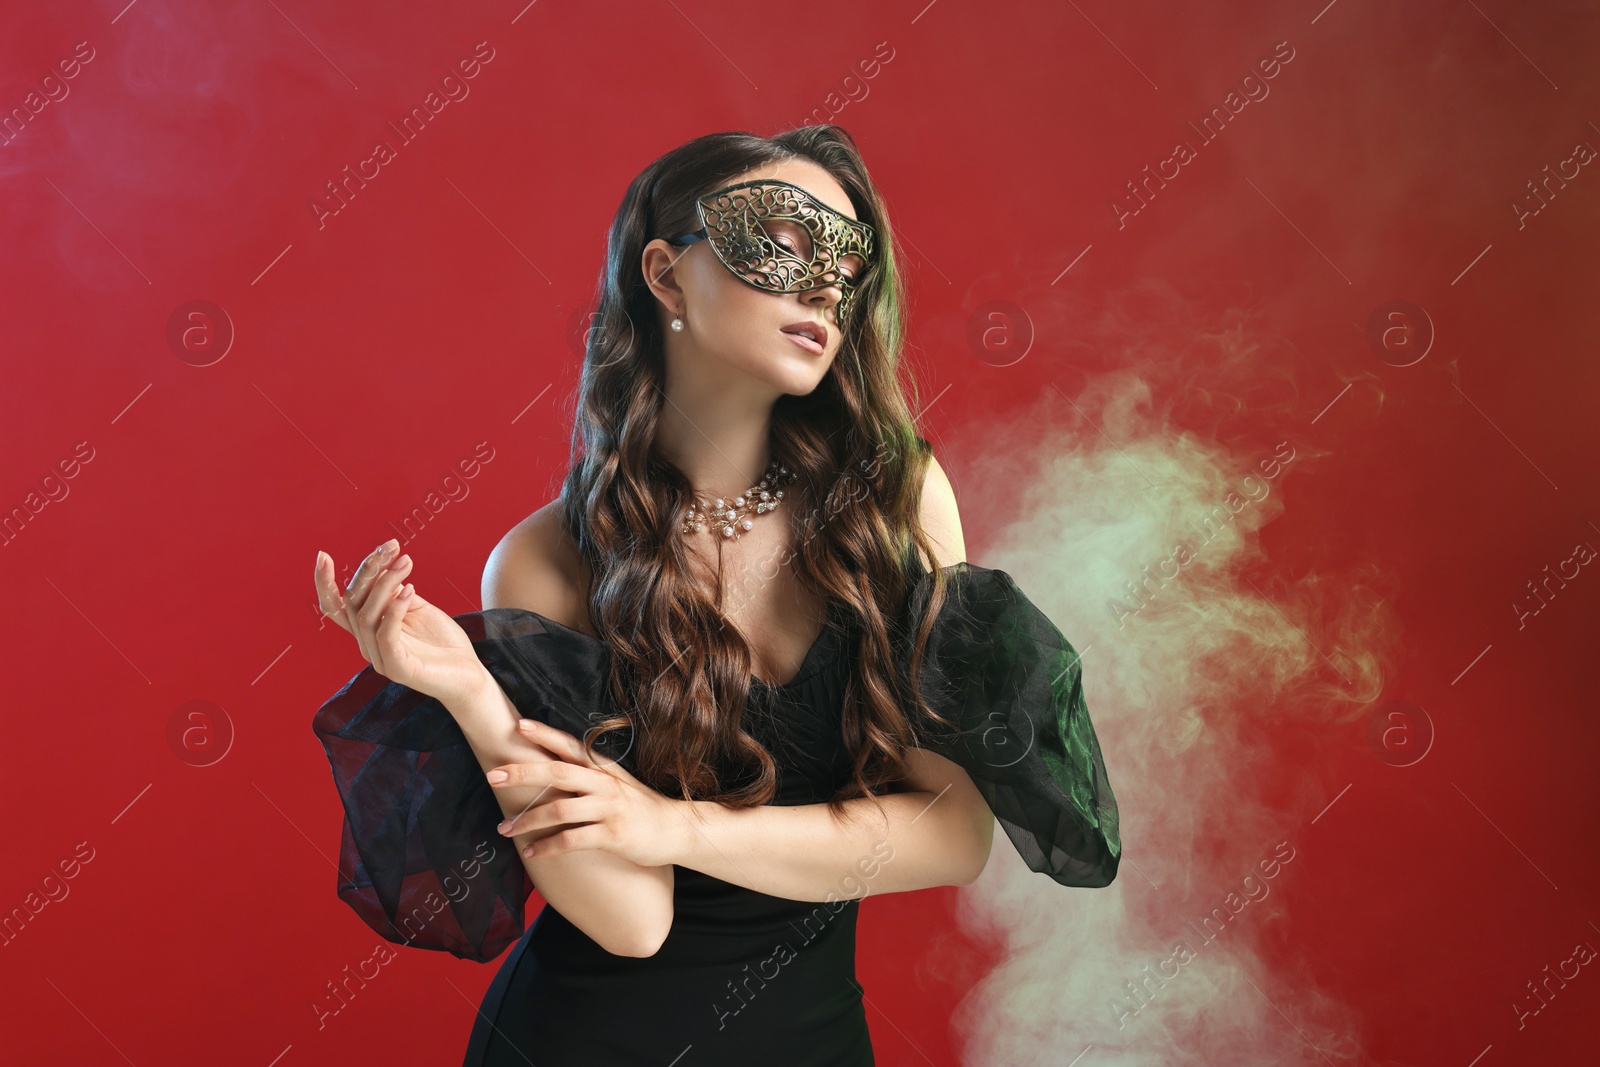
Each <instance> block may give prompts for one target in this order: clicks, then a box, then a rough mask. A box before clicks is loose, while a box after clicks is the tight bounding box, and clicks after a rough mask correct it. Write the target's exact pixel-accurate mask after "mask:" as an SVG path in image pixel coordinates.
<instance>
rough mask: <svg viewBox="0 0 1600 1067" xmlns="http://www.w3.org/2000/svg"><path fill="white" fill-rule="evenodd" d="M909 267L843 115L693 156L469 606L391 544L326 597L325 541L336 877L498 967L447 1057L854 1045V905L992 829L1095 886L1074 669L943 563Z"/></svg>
mask: <svg viewBox="0 0 1600 1067" xmlns="http://www.w3.org/2000/svg"><path fill="white" fill-rule="evenodd" d="M899 286H900V283H899V279H898V276H897V274H896V268H895V255H894V243H893V239H892V234H891V231H890V229H889V223H888V216H887V213H886V211H885V207H884V204H883V202H882V200H881V199H880V198H879V195H878V193H877V191H876V189H875V188H874V186H873V185H872V182H871V180H870V178H869V177H868V175H867V171H866V167H865V165H864V164H863V162H862V160H861V158H860V156H859V155H858V153H857V151H856V148H855V145H854V143H853V141H851V139H850V138H849V136H848V135H847V134H846V133H845V132H844V131H843V130H842V129H840V128H838V127H835V126H821V127H806V128H803V129H799V130H792V131H788V132H786V133H783V134H780V135H779V136H777V137H774V138H762V137H757V136H754V135H750V134H745V133H723V134H714V135H710V136H706V137H702V138H699V139H697V140H694V141H691V142H689V143H688V144H686V145H683V146H682V147H680V148H678V149H676V150H674V151H672V152H669V153H668V154H667V155H665V156H663V157H662V158H661V159H659V160H657V161H656V162H654V163H653V164H651V165H650V166H649V167H648V168H646V170H645V171H644V172H643V173H642V174H640V175H639V176H638V178H636V179H635V180H634V182H633V183H632V185H631V186H630V187H629V189H628V191H627V194H626V195H625V196H624V198H623V201H622V205H621V207H620V208H619V210H618V211H617V214H616V218H615V219H614V221H613V223H612V226H611V232H610V238H609V244H608V249H607V257H606V267H605V271H604V274H603V277H602V279H601V289H600V294H599V303H598V308H597V312H596V318H595V325H594V328H593V329H592V330H591V332H590V336H589V340H588V344H587V351H586V353H585V359H584V366H583V374H582V381H581V385H580V393H579V400H578V411H577V418H576V420H575V425H574V429H573V440H572V444H573V448H572V455H573V460H572V464H571V468H570V470H569V472H568V474H567V477H566V481H565V484H564V486H563V489H562V494H561V496H560V497H559V498H558V499H557V500H556V501H553V502H551V503H550V504H547V505H546V506H544V507H542V508H540V509H539V510H538V511H536V512H535V513H533V514H532V515H531V516H529V517H528V518H527V519H526V520H524V521H523V522H522V523H520V524H518V526H517V527H516V528H515V529H513V530H512V531H511V532H510V533H508V534H507V535H506V536H505V538H503V539H502V540H501V541H500V543H499V544H498V545H497V546H496V548H495V549H494V551H493V553H492V554H491V555H490V558H489V562H488V566H487V568H486V570H485V573H484V578H483V590H482V593H483V603H484V610H482V611H477V612H469V613H466V614H464V615H459V616H456V617H454V618H451V617H450V616H448V615H446V614H445V613H444V612H443V611H441V610H439V609H438V608H436V607H434V606H433V605H431V604H430V603H428V602H427V601H425V600H424V599H423V598H422V597H421V596H420V595H419V594H418V593H417V592H416V591H415V590H414V589H413V587H412V584H411V583H409V582H407V578H408V577H409V576H410V575H411V573H412V561H411V559H410V557H409V556H405V555H399V556H398V558H396V554H397V552H398V545H396V544H395V543H394V542H392V541H391V542H389V543H388V544H386V545H383V546H380V547H379V549H378V550H377V551H375V552H374V553H373V554H372V555H371V556H369V557H368V558H367V560H366V561H365V562H364V563H363V564H362V566H361V568H360V570H359V571H358V573H357V574H356V576H355V578H354V579H353V580H352V581H351V583H350V585H349V587H348V588H347V589H346V590H345V591H344V592H343V593H342V594H341V592H340V591H339V590H338V588H337V585H336V584H335V581H334V574H335V570H334V566H333V561H332V560H331V559H329V558H328V557H327V556H326V554H325V553H319V554H318V561H317V568H316V583H317V590H318V596H319V598H320V601H321V604H322V608H323V610H324V612H326V613H327V614H328V615H330V616H331V617H333V618H334V619H335V620H336V621H338V622H339V623H340V624H341V625H343V626H345V628H346V629H348V630H350V631H351V633H353V634H354V635H355V636H356V639H357V641H358V643H359V644H360V647H361V651H362V654H363V655H364V656H365V657H366V658H367V659H368V660H369V661H370V664H371V666H369V667H367V668H365V669H364V670H362V671H361V673H359V674H358V675H356V676H355V677H354V678H352V679H351V680H350V682H349V683H347V684H346V685H345V687H344V688H343V689H341V690H340V691H339V692H338V693H337V694H335V695H334V696H333V697H332V698H330V699H329V700H328V701H327V703H325V704H324V705H323V706H322V707H321V709H319V711H318V712H317V716H316V720H315V729H316V733H317V735H318V737H319V738H320V739H321V741H322V743H323V744H324V746H325V747H326V750H327V753H328V757H329V761H330V764H331V766H332V768H333V773H334V780H335V783H336V785H337V786H338V789H339V794H340V799H341V801H342V802H343V805H344V808H345V824H344V833H343V842H342V847H341V861H340V882H339V887H338V892H339V895H340V897H341V898H342V899H344V900H345V901H346V902H348V903H349V904H350V905H351V907H353V908H354V909H355V910H356V911H357V913H358V914H360V915H361V917H362V919H363V920H364V921H366V922H367V923H368V924H369V925H371V926H372V927H373V929H375V930H377V931H378V932H379V933H380V934H382V935H383V936H384V937H385V938H387V939H388V940H390V941H393V942H396V943H399V944H403V945H409V946H413V947H420V948H431V949H439V950H444V951H448V952H451V953H453V954H454V955H456V956H460V957H464V958H468V959H475V960H480V961H484V962H487V961H489V960H491V959H493V958H494V957H495V956H497V955H499V954H500V953H501V952H502V951H503V950H504V949H505V948H506V947H507V946H512V949H511V952H510V953H509V954H508V955H507V957H506V959H505V960H504V962H503V963H502V964H501V966H500V969H499V971H498V973H497V974H496V976H495V978H494V980H493V982H492V983H491V985H490V987H489V990H488V993H487V995H486V996H485V998H484V1003H483V1005H482V1007H481V1009H480V1011H479V1013H478V1016H477V1019H476V1022H475V1025H474V1028H473V1031H472V1034H471V1036H470V1040H469V1044H468V1049H467V1054H466V1058H465V1063H466V1065H467V1067H485V1065H491V1064H492V1065H498V1064H512V1063H515V1064H526V1063H529V1062H533V1063H537V1064H539V1065H540V1067H560V1065H565V1064H582V1065H585V1067H593V1065H604V1064H643V1063H655V1064H669V1063H670V1064H675V1065H677V1067H694V1065H707V1064H740V1065H744V1064H749V1063H752V1062H766V1063H782V1064H813V1063H814V1064H828V1065H833V1067H838V1065H842V1064H870V1063H872V1062H873V1056H872V1048H871V1044H870V1042H869V1040H868V1031H867V1023H866V1016H865V1013H864V1010H863V1007H862V991H861V989H860V987H859V986H858V985H857V984H856V982H855V968H854V958H855V922H856V912H857V905H858V901H859V899H860V898H861V897H862V896H864V895H866V894H867V893H870V892H879V893H882V892H899V891H905V890H912V889H921V888H926V887H931V886H940V885H964V884H967V883H969V882H971V881H972V880H974V879H975V878H976V877H977V876H978V874H979V873H980V872H981V871H982V869H983V867H984V865H985V863H986V861H987V858H988V855H989V847H990V843H991V839H992V832H993V825H994V818H995V817H998V818H999V820H1000V822H1001V825H1002V827H1003V828H1004V829H1005V831H1006V833H1007V835H1008V836H1009V837H1010V839H1011V840H1012V842H1013V844H1014V845H1015V846H1016V848H1017V849H1018V851H1019V853H1020V854H1021V855H1022V857H1023V859H1024V860H1025V861H1026V862H1027V864H1028V866H1029V867H1030V868H1031V869H1033V870H1036V871H1041V872H1045V873H1048V874H1049V875H1050V876H1051V877H1052V878H1054V879H1055V880H1056V881H1057V882H1059V883H1061V884H1063V885H1078V886H1104V885H1107V884H1109V883H1110V882H1111V880H1112V879H1113V878H1114V877H1115V875H1116V869H1117V865H1118V861H1119V858H1120V855H1121V842H1120V839H1119V836H1118V832H1117V810H1116V801H1115V798H1114V797H1113V795H1112V792H1111V788H1110V785H1109V783H1108V781H1107V777H1106V772H1105V768H1104V766H1103V764H1102V762H1101V756H1100V750H1099V746H1098V743H1097V741H1096V738H1095V734H1094V730H1093V727H1092V726H1091V724H1090V721H1089V717H1088V712H1087V710H1086V709H1085V705H1084V702H1083V690H1082V684H1081V677H1080V669H1079V665H1078V657H1077V655H1076V653H1075V652H1074V651H1073V649H1072V646H1071V645H1070V644H1069V643H1068V642H1067V640H1066V639H1065V638H1064V637H1063V636H1062V635H1061V633H1060V631H1059V630H1057V629H1056V627H1055V626H1054V625H1053V624H1052V623H1051V622H1050V620H1049V619H1048V618H1046V617H1045V616H1044V615H1043V614H1042V613H1041V612H1040V611H1039V610H1038V609H1037V608H1036V607H1034V606H1033V605H1032V603H1031V602H1029V601H1028V599H1027V598H1026V597H1025V596H1024V595H1023V594H1022V592H1021V591H1020V590H1019V589H1018V588H1017V586H1016V584H1015V582H1014V581H1013V580H1012V579H1011V578H1010V576H1008V575H1007V574H1005V572H1003V571H999V570H988V569H985V568H982V567H976V566H971V565H969V564H968V563H967V562H966V560H965V549H964V545H963V540H962V533H961V525H960V520H959V517H958V515H957V512H956V508H955V500H954V497H953V495H952V494H951V492H950V487H949V482H948V480H947V479H946V478H945V477H944V475H943V472H942V471H941V470H940V468H939V465H938V463H937V462H935V461H934V460H933V459H932V457H931V454H930V450H929V449H928V447H927V442H926V441H925V440H923V439H922V438H921V437H918V436H916V434H915V431H914V429H913V424H912V419H911V415H910V409H909V407H908V404H907V399H906V397H905V396H904V395H903V394H902V391H901V386H900V382H899V379H898V375H897V371H898V364H899V356H900V345H901V337H902V333H903V321H902V317H901V316H902V311H901V296H900V287H899ZM802 333H803V334H807V335H808V336H807V337H806V338H804V339H801V338H799V337H798V335H799V334H802ZM782 679H787V681H783V680H782ZM534 886H537V887H538V888H539V889H540V892H541V894H542V895H543V897H544V899H545V901H546V906H545V907H544V908H543V909H542V910H541V911H540V912H539V914H538V918H537V920H536V921H535V922H534V923H533V924H532V926H531V927H525V926H524V919H523V908H524V903H525V901H526V899H527V897H528V895H529V894H530V893H531V892H532V890H533V887H534ZM513 943H514V944H513Z"/></svg>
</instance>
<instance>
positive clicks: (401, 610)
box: [372, 570, 417, 674]
mask: <svg viewBox="0 0 1600 1067" xmlns="http://www.w3.org/2000/svg"><path fill="white" fill-rule="evenodd" d="M391 573H392V570H391ZM416 599H417V598H416V596H415V595H414V594H413V593H412V586H411V584H410V583H409V582H408V583H407V584H405V585H403V586H401V587H400V588H399V590H398V591H396V593H395V595H394V598H393V599H392V600H390V601H388V605H387V607H386V608H385V610H384V612H383V616H382V618H380V619H379V620H378V625H377V626H376V627H375V628H374V629H373V632H372V651H373V653H374V654H376V655H377V656H378V657H380V658H381V659H383V660H385V661H387V659H388V655H387V653H386V652H385V649H390V648H393V647H394V644H395V642H396V640H398V639H399V637H400V631H401V628H402V627H404V625H405V619H406V612H407V611H409V610H411V608H412V606H413V605H414V604H415V603H416ZM372 663H373V668H374V669H375V670H376V671H377V672H378V673H379V674H383V673H384V667H385V666H387V662H385V663H384V664H383V665H381V666H380V665H379V663H378V660H377V659H374V660H373V661H372Z"/></svg>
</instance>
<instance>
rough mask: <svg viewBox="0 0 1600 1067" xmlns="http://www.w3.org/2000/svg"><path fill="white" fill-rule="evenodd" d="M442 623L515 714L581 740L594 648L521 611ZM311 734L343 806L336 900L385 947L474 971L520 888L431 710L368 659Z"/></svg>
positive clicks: (456, 730)
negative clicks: (422, 952)
mask: <svg viewBox="0 0 1600 1067" xmlns="http://www.w3.org/2000/svg"><path fill="white" fill-rule="evenodd" d="M455 619H456V622H458V623H460V624H461V627H462V629H464V630H465V631H466V632H467V635H468V636H469V637H470V638H471V639H472V645H473V651H474V652H476V653H477V655H478V658H479V659H480V660H481V661H482V662H483V663H484V665H485V666H486V667H487V668H488V670H489V673H490V674H491V675H492V676H493V677H494V679H495V681H497V682H498V683H499V684H500V686H501V688H503V689H504V690H505V691H506V695H507V696H508V697H510V699H511V702H512V704H513V705H515V706H516V708H517V710H518V711H519V712H520V713H521V714H522V715H523V716H525V717H532V718H537V719H539V720H541V721H543V722H548V723H550V724H551V725H553V726H556V727H559V728H560V729H562V730H565V731H567V732H568V733H571V734H572V735H573V736H575V737H580V738H581V737H583V736H584V734H585V732H586V731H587V729H588V726H589V725H590V723H592V722H593V721H594V720H595V719H596V718H597V717H599V716H600V714H601V712H600V709H599V708H598V707H597V706H596V701H597V696H596V693H595V691H596V689H597V688H598V686H597V685H595V684H593V683H594V679H595V677H596V673H595V672H597V671H599V670H600V669H601V667H602V663H601V660H600V655H601V649H602V648H603V646H601V645H600V644H599V642H597V641H595V640H594V639H593V638H591V637H589V636H588V635H586V634H582V633H579V632H578V631H575V630H569V629H567V628H565V627H563V626H561V624H559V623H554V622H551V621H550V620H548V619H545V618H544V617H543V616H540V615H536V614H534V613H533V612H528V611H522V610H520V609H513V608H493V609H489V610H487V611H475V612H469V613H467V614H464V615H458V616H456V617H455ZM312 728H313V730H314V731H315V732H316V735H317V737H318V739H319V740H320V741H321V742H322V745H323V748H324V749H325V750H326V751H327V754H328V763H329V765H330V766H331V767H332V769H333V781H334V785H335V786H336V787H337V788H338V791H339V799H340V801H341V803H342V804H343V806H344V825H343V832H342V836H341V840H340V844H339V880H338V894H339V898H340V899H341V900H343V901H344V902H345V903H346V904H349V905H350V907H351V908H353V909H355V912H356V914H358V915H360V916H361V919H362V921H363V922H365V923H366V924H367V925H368V926H370V927H372V929H374V930H375V931H377V932H378V933H379V934H380V935H382V936H383V937H384V938H385V939H387V940H389V941H392V942H395V943H396V944H400V945H408V946H411V947H413V948H426V949H435V950H438V951H443V952H449V953H451V954H452V955H455V956H458V957H460V958H462V959H470V960H476V961H478V962H482V963H486V962H488V961H490V960H492V959H494V958H495V957H496V956H498V955H499V954H500V953H501V952H503V951H505V949H506V948H508V947H510V946H511V945H512V944H513V943H515V942H516V940H517V938H519V937H520V936H521V935H522V932H523V930H524V928H525V927H524V918H523V908H524V905H525V904H526V902H527V899H528V896H529V894H531V893H532V891H533V882H532V880H531V879H530V878H529V877H528V873H527V870H526V868H525V867H523V865H522V859H521V857H520V856H519V855H518V854H517V850H516V845H515V844H514V843H513V842H512V840H511V839H510V838H508V837H506V836H504V835H503V834H501V833H499V832H498V831H497V830H496V829H495V828H496V826H497V825H498V824H499V823H500V821H501V819H503V818H504V815H503V813H502V812H501V810H500V802H499V800H498V799H496V797H495V793H494V790H493V789H492V788H491V787H490V786H489V783H488V780H487V779H486V778H485V777H484V772H483V768H482V766H481V765H480V764H479V763H478V758H477V756H476V754H475V753H474V752H473V750H472V748H471V746H470V745H468V743H467V739H466V736H465V735H464V734H463V733H462V732H461V727H460V726H459V725H458V724H457V723H456V721H455V718H454V717H453V716H451V714H450V713H449V711H447V710H446V709H445V707H444V705H443V704H441V703H440V702H439V701H438V700H437V699H435V698H433V697H430V696H425V695H424V694H422V693H419V692H417V691H416V690H414V689H410V688H407V687H406V686H403V685H400V684H398V683H396V682H391V681H389V680H388V679H386V678H384V677H383V676H382V675H380V674H378V673H377V672H376V671H375V670H374V669H373V668H372V667H371V666H370V665H369V666H367V667H366V668H364V669H363V670H362V671H361V672H360V673H359V674H357V675H356V676H355V677H353V678H351V679H350V681H348V682H347V683H345V685H344V687H343V688H341V689H340V690H339V691H338V692H337V693H335V694H334V695H333V696H332V697H330V698H329V699H328V700H327V702H326V703H324V704H323V705H322V706H321V707H320V708H319V709H318V710H317V713H316V716H315V718H314V720H313V722H312ZM618 761H619V762H620V763H622V764H623V765H624V766H627V765H628V762H629V761H628V760H627V759H626V758H621V757H619V759H618ZM630 770H631V768H630Z"/></svg>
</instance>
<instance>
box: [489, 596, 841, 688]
mask: <svg viewBox="0 0 1600 1067" xmlns="http://www.w3.org/2000/svg"><path fill="white" fill-rule="evenodd" d="M490 610H495V611H510V612H520V613H521V614H523V615H532V616H533V617H534V618H535V619H538V620H539V624H540V625H541V626H544V627H545V628H547V629H551V630H558V631H560V632H562V633H565V634H571V635H572V636H573V637H576V638H577V639H578V640H579V641H583V642H586V643H588V644H590V645H594V646H598V647H599V648H600V649H601V651H603V652H609V649H607V648H606V643H605V642H604V641H602V640H601V639H600V638H598V637H596V636H594V635H593V634H588V633H584V632H583V631H582V630H578V629H574V628H573V627H571V626H568V625H567V624H566V623H564V622H561V621H559V620H557V619H552V618H551V617H550V616H548V615H541V614H540V613H539V612H537V611H534V610H533V609H531V608H494V609H490ZM833 627H834V620H833V608H832V607H831V606H830V607H829V608H828V609H827V612H826V615H825V618H824V619H823V623H822V632H821V633H819V634H817V638H816V640H815V641H812V642H811V647H810V648H808V649H806V654H805V656H804V658H802V659H801V660H800V669H799V670H798V671H796V672H795V676H794V677H793V678H791V679H789V680H788V681H787V682H783V683H781V684H774V683H772V682H768V681H765V680H763V679H761V678H757V677H756V676H755V675H754V674H752V675H750V687H751V688H752V689H765V690H769V691H772V692H782V691H784V690H787V689H793V688H794V687H795V686H797V685H799V684H800V683H801V682H803V681H805V680H806V679H808V678H810V677H811V676H812V675H813V674H816V673H817V671H818V670H819V669H820V668H819V667H818V666H817V665H816V664H815V663H814V662H813V661H814V660H815V659H816V658H817V654H818V653H819V652H820V651H821V650H822V646H823V645H824V644H826V643H827V637H828V635H829V634H830V633H831V632H832V631H833Z"/></svg>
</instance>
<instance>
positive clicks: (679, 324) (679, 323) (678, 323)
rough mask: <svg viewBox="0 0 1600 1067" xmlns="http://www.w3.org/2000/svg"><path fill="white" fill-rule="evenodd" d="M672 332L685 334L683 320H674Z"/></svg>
mask: <svg viewBox="0 0 1600 1067" xmlns="http://www.w3.org/2000/svg"><path fill="white" fill-rule="evenodd" d="M672 332H673V333H682V332H683V320H682V319H680V318H676V317H675V318H673V320H672Z"/></svg>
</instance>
